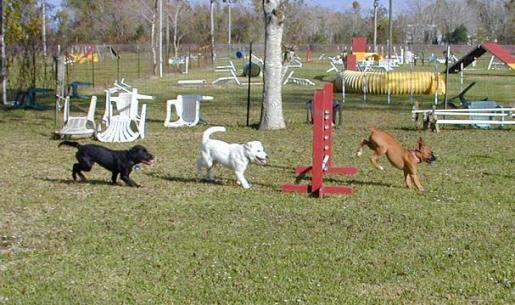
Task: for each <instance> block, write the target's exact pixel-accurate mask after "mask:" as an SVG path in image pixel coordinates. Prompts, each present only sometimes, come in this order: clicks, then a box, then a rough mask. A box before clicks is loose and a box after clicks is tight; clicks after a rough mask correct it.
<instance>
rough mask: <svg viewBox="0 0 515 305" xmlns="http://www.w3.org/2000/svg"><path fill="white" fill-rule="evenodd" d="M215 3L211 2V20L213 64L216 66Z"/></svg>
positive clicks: (213, 0)
mask: <svg viewBox="0 0 515 305" xmlns="http://www.w3.org/2000/svg"><path fill="white" fill-rule="evenodd" d="M214 2H215V0H211V1H210V6H209V10H210V18H211V32H210V33H211V64H212V65H214V64H215V16H214V14H215V13H214Z"/></svg>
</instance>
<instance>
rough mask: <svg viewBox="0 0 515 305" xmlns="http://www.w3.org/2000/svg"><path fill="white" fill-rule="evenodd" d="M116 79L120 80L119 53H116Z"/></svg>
mask: <svg viewBox="0 0 515 305" xmlns="http://www.w3.org/2000/svg"><path fill="white" fill-rule="evenodd" d="M116 81H117V82H120V55H119V54H117V55H116Z"/></svg>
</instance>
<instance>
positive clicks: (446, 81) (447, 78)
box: [444, 45, 451, 109]
mask: <svg viewBox="0 0 515 305" xmlns="http://www.w3.org/2000/svg"><path fill="white" fill-rule="evenodd" d="M450 53H451V46H449V45H447V51H446V54H445V93H444V108H445V109H447V91H449V88H448V86H449V54H450Z"/></svg>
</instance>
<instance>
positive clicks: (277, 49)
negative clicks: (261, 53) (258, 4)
mask: <svg viewBox="0 0 515 305" xmlns="http://www.w3.org/2000/svg"><path fill="white" fill-rule="evenodd" d="M286 2H287V1H285V0H263V11H264V18H265V60H264V65H263V78H264V83H265V85H264V87H263V104H262V111H261V122H260V125H259V128H260V129H280V128H285V127H286V126H285V124H284V118H283V105H282V67H283V66H282V62H281V45H282V37H283V22H284V19H285V15H284V11H285V6H286Z"/></svg>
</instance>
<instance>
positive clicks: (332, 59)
mask: <svg viewBox="0 0 515 305" xmlns="http://www.w3.org/2000/svg"><path fill="white" fill-rule="evenodd" d="M328 58H329V64H330V65H331V68H329V69H327V71H325V73H330V72H333V71H334V72H338V71H339V70H338V67H337V65H339V66H341V68H342V70H344V66H343V60H342V59H341V58H340V57H339V56H336V57H331V56H329V57H328Z"/></svg>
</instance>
